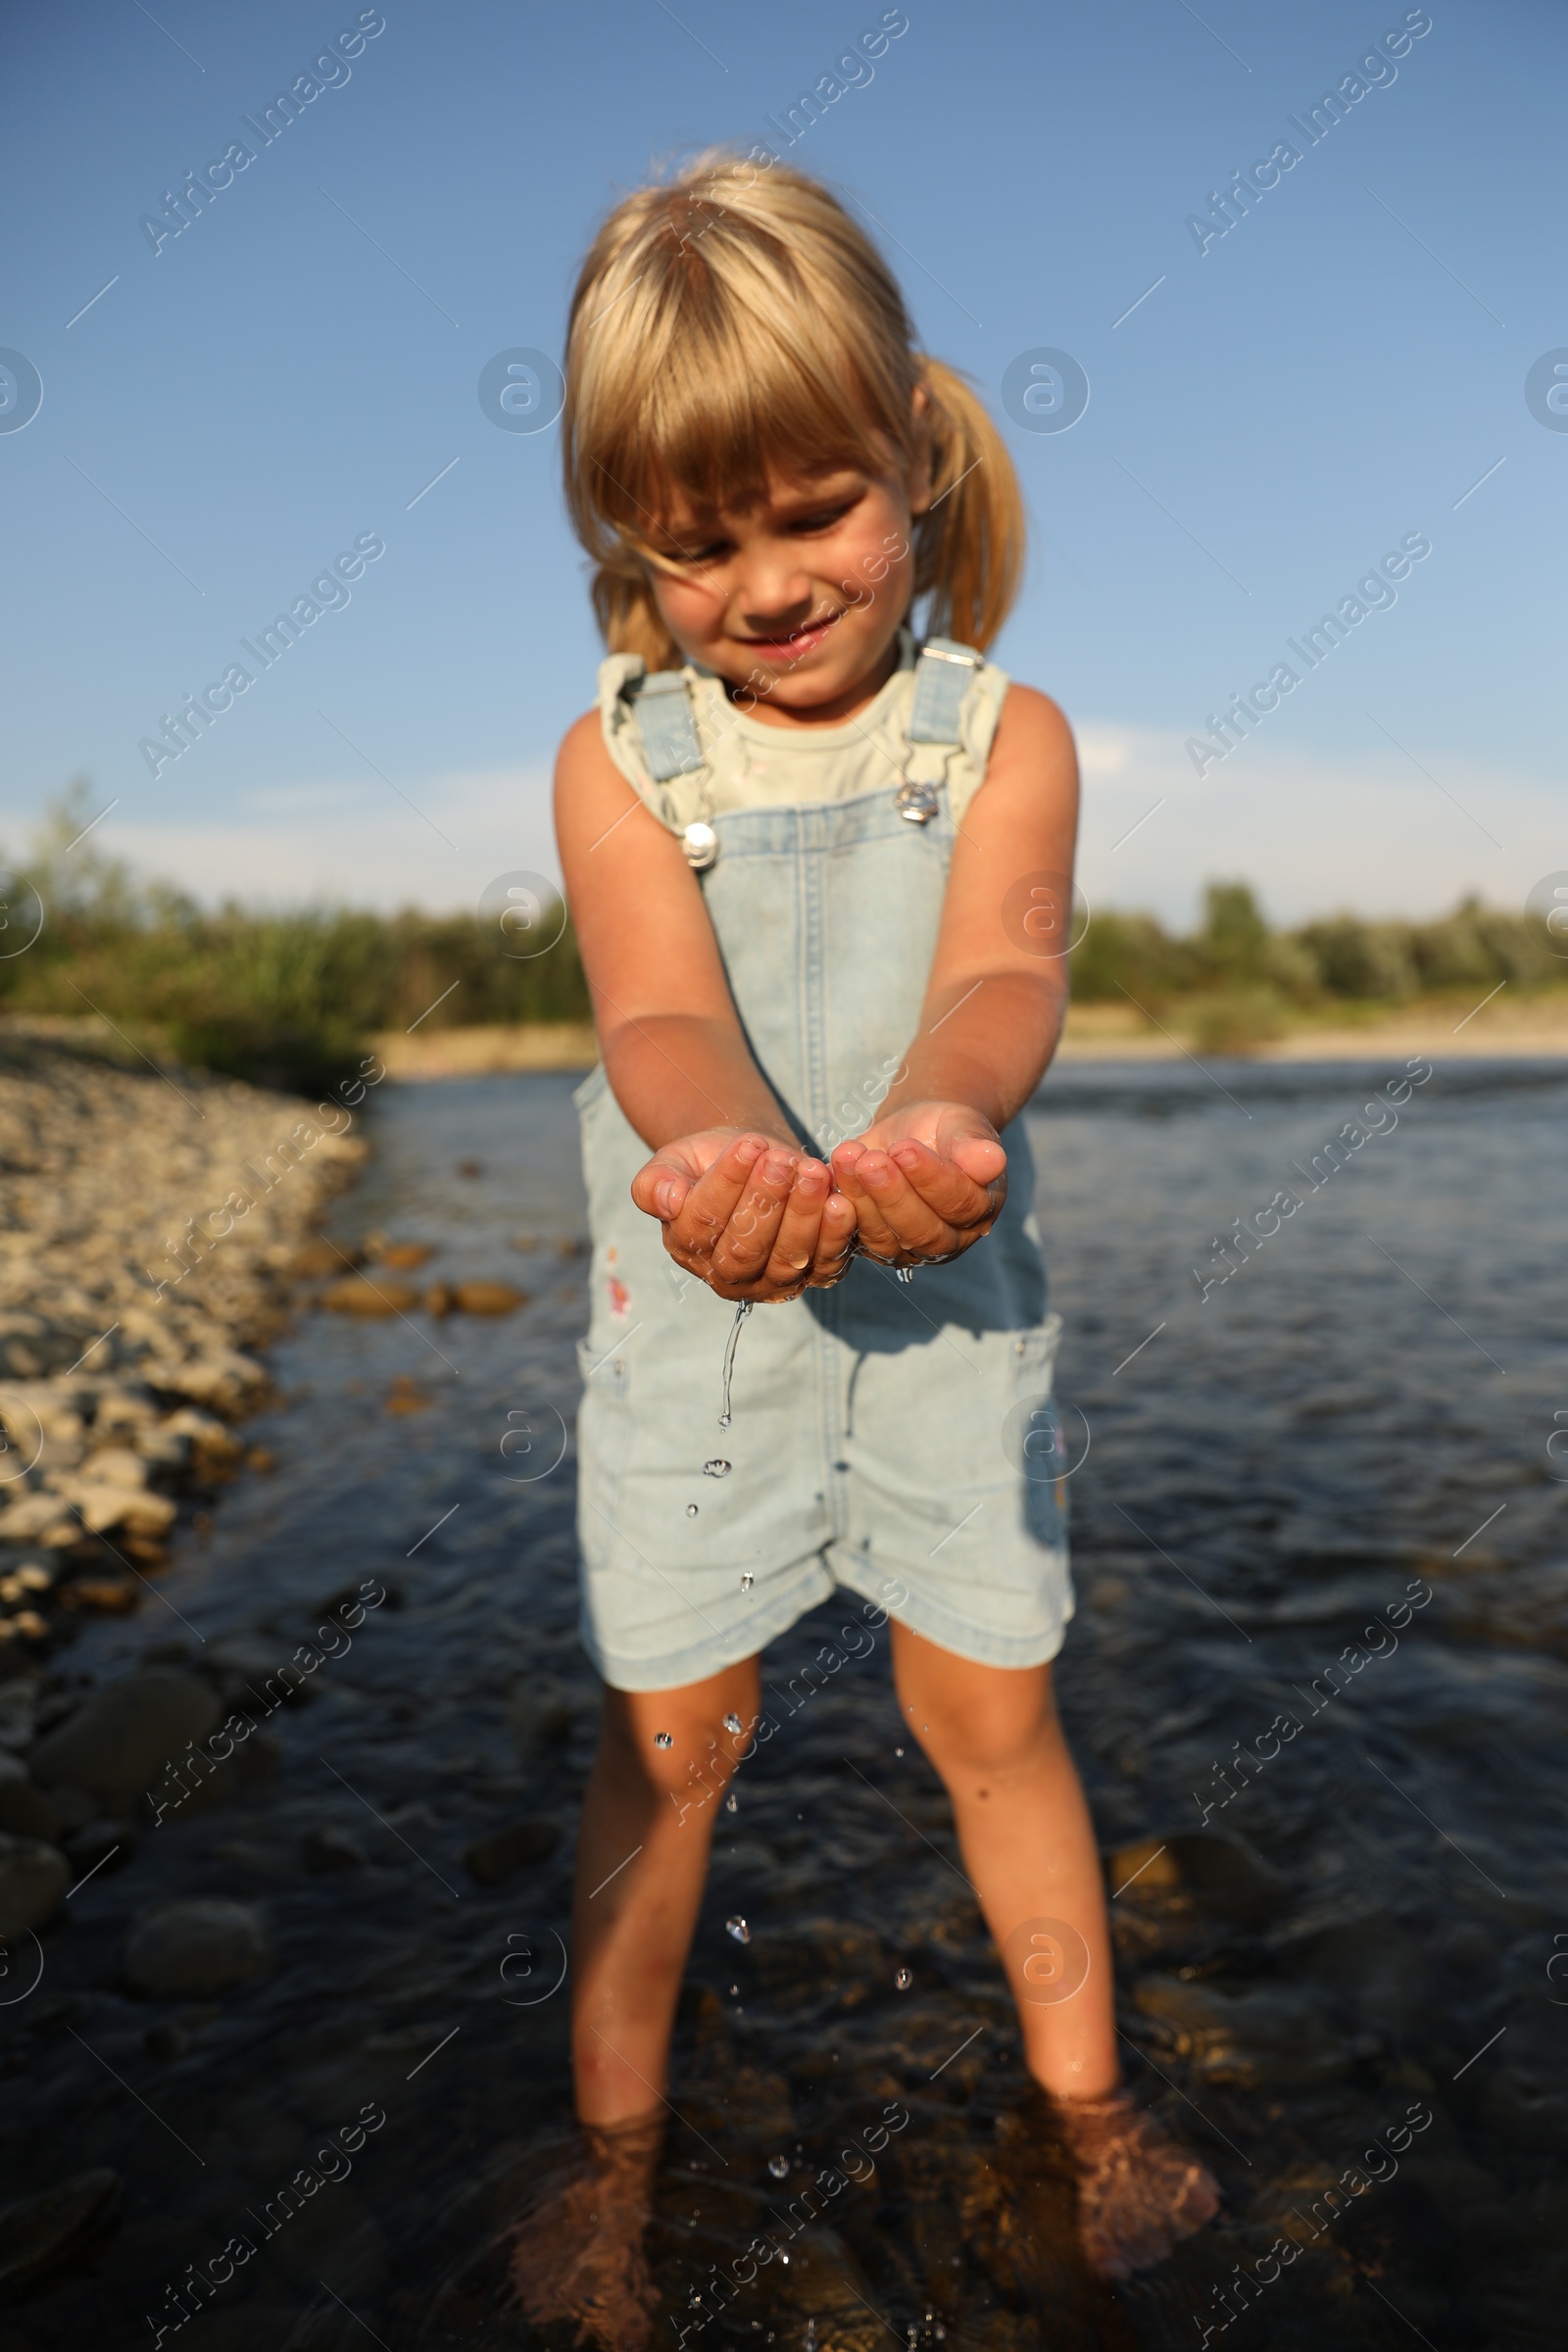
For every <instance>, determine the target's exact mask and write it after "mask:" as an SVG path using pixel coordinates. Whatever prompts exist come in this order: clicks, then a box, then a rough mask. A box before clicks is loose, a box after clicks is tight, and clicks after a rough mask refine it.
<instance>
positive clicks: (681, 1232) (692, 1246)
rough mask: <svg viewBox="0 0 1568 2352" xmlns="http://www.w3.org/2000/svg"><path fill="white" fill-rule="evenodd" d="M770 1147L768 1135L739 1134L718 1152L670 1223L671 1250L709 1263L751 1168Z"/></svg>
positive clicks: (697, 1261) (667, 1230)
mask: <svg viewBox="0 0 1568 2352" xmlns="http://www.w3.org/2000/svg"><path fill="white" fill-rule="evenodd" d="M767 1148H768V1147H767V1138H766V1137H765V1136H762V1135H738V1136H736V1138H735V1140H734V1142H733V1143H732V1144H730V1145H728V1146H727V1147H726V1148H725V1150H724V1151H722V1152H720V1153H719V1155H718V1157H717V1159H715V1160H714V1162H713V1164H712V1166H711V1168H710V1169H709V1170H708V1172H707V1174H706V1175H704V1176H700V1177H699V1178H698V1179H697V1182H696V1183H695V1184H694V1185H693V1186H692V1187H691V1189H690V1191H689V1192H688V1193H687V1195H686V1197H685V1199H684V1201H681V1202H680V1204H679V1206H678V1207H677V1209H676V1211H675V1214H674V1216H673V1218H672V1219H671V1222H670V1223H669V1225H668V1226H667V1228H666V1239H667V1241H668V1243H669V1247H670V1248H671V1250H675V1251H676V1252H677V1253H678V1254H679V1255H680V1256H681V1257H683V1258H684V1259H686V1260H687V1261H688V1262H690V1263H692V1264H694V1265H705V1264H706V1263H707V1261H708V1259H709V1258H711V1255H712V1253H713V1250H714V1248H715V1246H716V1244H717V1241H718V1237H719V1235H720V1234H721V1233H722V1232H723V1231H724V1228H725V1226H726V1225H727V1224H728V1223H729V1220H730V1218H731V1216H732V1215H733V1214H734V1212H735V1209H736V1207H737V1205H738V1203H739V1201H740V1200H741V1197H742V1195H743V1194H744V1192H745V1190H746V1186H747V1182H748V1179H749V1178H750V1176H751V1172H752V1169H753V1168H754V1167H755V1166H756V1164H757V1162H758V1161H759V1160H760V1159H761V1158H762V1157H763V1156H764V1154H765V1153H766V1151H767ZM660 1181H668V1180H667V1179H660Z"/></svg>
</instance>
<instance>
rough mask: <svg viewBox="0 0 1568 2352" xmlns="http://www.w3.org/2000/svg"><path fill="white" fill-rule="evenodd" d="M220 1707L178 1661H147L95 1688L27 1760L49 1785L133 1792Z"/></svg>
mask: <svg viewBox="0 0 1568 2352" xmlns="http://www.w3.org/2000/svg"><path fill="white" fill-rule="evenodd" d="M220 1714H221V1707H220V1705H219V1701H218V1697H217V1694H216V1692H215V1691H213V1690H212V1689H211V1688H210V1687H209V1685H208V1684H206V1683H204V1682H202V1681H200V1680H199V1679H198V1678H197V1677H196V1676H195V1675H193V1674H186V1673H184V1672H183V1671H182V1670H181V1669H180V1668H179V1667H177V1666H147V1667H143V1668H142V1669H141V1671H140V1672H139V1673H135V1674H127V1675H123V1676H122V1677H121V1679H120V1680H119V1681H118V1682H114V1683H106V1684H105V1685H104V1687H103V1688H102V1690H99V1691H94V1692H93V1694H92V1696H91V1697H90V1698H89V1699H88V1700H87V1702H86V1704H85V1706H83V1707H80V1708H78V1709H77V1710H76V1712H75V1713H74V1714H73V1715H72V1716H70V1717H69V1718H68V1719H67V1721H66V1722H65V1723H63V1724H62V1725H61V1726H60V1727H59V1729H58V1730H57V1731H53V1732H49V1733H46V1734H45V1736H44V1738H43V1739H42V1740H39V1741H38V1742H37V1744H36V1745H35V1746H34V1748H33V1750H32V1753H31V1755H30V1756H29V1758H28V1762H29V1764H30V1766H31V1768H32V1775H33V1778H34V1780H37V1781H40V1782H42V1783H43V1785H44V1786H45V1787H46V1788H48V1787H51V1786H52V1785H53V1784H54V1783H55V1782H57V1781H68V1782H70V1783H71V1784H72V1786H73V1787H74V1788H77V1789H90V1790H91V1791H92V1793H93V1794H94V1795H95V1796H99V1797H109V1798H114V1797H117V1796H138V1795H140V1793H141V1791H142V1790H143V1789H149V1788H151V1787H152V1785H153V1783H154V1782H155V1781H158V1780H161V1779H162V1777H163V1772H164V1767H165V1766H166V1764H168V1763H170V1762H171V1761H172V1759H173V1758H175V1757H177V1756H178V1755H179V1754H180V1753H181V1751H182V1750H183V1749H184V1747H185V1745H186V1742H187V1741H189V1740H205V1739H206V1737H207V1735H208V1733H209V1732H211V1731H212V1730H213V1728H214V1726H215V1725H216V1724H217V1722H218V1719H219V1716H220Z"/></svg>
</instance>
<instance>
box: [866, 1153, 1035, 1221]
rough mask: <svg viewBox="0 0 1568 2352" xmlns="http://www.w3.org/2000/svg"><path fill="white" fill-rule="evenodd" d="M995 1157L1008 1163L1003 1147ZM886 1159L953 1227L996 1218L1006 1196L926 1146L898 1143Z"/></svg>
mask: <svg viewBox="0 0 1568 2352" xmlns="http://www.w3.org/2000/svg"><path fill="white" fill-rule="evenodd" d="M992 1155H993V1156H1001V1157H1002V1159H1003V1160H1004V1162H1005V1157H1006V1154H1005V1152H1000V1147H995V1146H994V1147H993V1148H992ZM886 1156H887V1157H888V1159H889V1160H891V1161H892V1163H893V1164H894V1166H896V1167H897V1168H898V1169H899V1170H900V1171H901V1172H902V1174H903V1176H904V1178H905V1181H906V1182H907V1184H908V1185H909V1186H910V1187H911V1188H912V1189H913V1190H914V1192H915V1193H917V1194H918V1196H919V1197H920V1199H921V1200H922V1201H925V1203H926V1205H927V1206H928V1207H929V1208H930V1209H932V1210H933V1211H934V1212H935V1214H936V1215H937V1216H939V1217H942V1218H945V1219H946V1221H947V1222H948V1223H949V1224H950V1225H956V1226H966V1225H977V1224H979V1223H981V1222H982V1220H983V1219H985V1218H986V1217H991V1216H995V1215H996V1213H997V1210H998V1209H999V1208H1000V1206H1001V1204H1002V1199H1004V1198H1005V1193H1004V1194H1003V1195H1001V1196H999V1195H997V1194H996V1193H995V1192H994V1191H993V1189H992V1188H991V1186H990V1185H989V1184H982V1183H977V1182H976V1180H975V1178H974V1177H973V1176H971V1175H969V1174H967V1173H966V1172H965V1171H964V1169H963V1168H961V1167H959V1166H957V1165H956V1164H955V1162H954V1161H953V1160H951V1159H944V1158H943V1157H942V1156H941V1154H940V1153H939V1152H933V1151H931V1150H930V1149H929V1148H928V1147H927V1146H926V1145H924V1144H918V1143H914V1142H906V1143H898V1144H894V1145H893V1146H892V1147H891V1149H890V1150H889V1152H888V1153H887V1155H886Z"/></svg>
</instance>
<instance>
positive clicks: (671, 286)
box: [561, 149, 1023, 669]
mask: <svg viewBox="0 0 1568 2352" xmlns="http://www.w3.org/2000/svg"><path fill="white" fill-rule="evenodd" d="M753 152H754V155H756V154H765V153H766V150H765V149H755V150H754V151H753ZM565 376H566V397H565V405H564V408H563V410H562V417H561V432H562V457H563V463H564V474H565V491H566V504H567V507H568V509H569V511H570V515H571V519H572V523H573V526H574V528H575V530H576V533H577V536H578V538H579V539H580V540H581V542H582V545H583V547H584V548H585V549H586V551H587V553H588V556H589V558H590V561H591V564H592V566H593V579H592V595H593V601H594V609H595V612H596V613H597V614H598V617H599V623H600V627H601V629H602V630H603V632H604V636H605V641H606V643H607V644H608V645H609V646H610V647H611V649H612V651H613V652H615V653H630V654H638V655H641V656H642V658H643V659H644V660H645V661H646V662H648V663H649V664H650V665H651V666H652V667H653V668H656V669H659V668H671V667H678V666H679V665H680V662H681V661H682V660H683V659H684V657H683V656H682V655H681V653H680V649H679V648H678V646H676V644H675V642H674V640H673V639H672V637H671V636H670V634H669V631H668V629H667V627H666V626H665V624H664V621H663V618H662V614H661V613H660V610H659V600H658V596H657V593H656V579H657V573H658V569H659V567H660V565H661V564H667V563H668V561H669V551H668V546H667V544H666V546H665V547H663V548H661V546H660V544H659V542H660V539H661V535H662V536H663V537H664V539H665V540H666V542H667V541H668V540H669V538H670V533H669V531H668V525H669V522H670V520H671V518H672V516H674V515H675V514H676V510H677V509H678V508H679V507H681V506H683V505H685V504H687V503H689V504H690V506H691V507H692V509H693V510H695V512H696V513H697V514H698V515H703V516H704V517H705V519H706V517H707V516H708V515H715V516H716V515H721V514H723V513H726V512H735V511H737V510H741V511H744V510H745V509H746V508H747V507H749V506H751V505H753V504H754V503H756V502H759V501H760V500H761V499H762V498H764V497H765V496H766V495H767V494H768V492H769V491H770V489H771V488H772V487H773V486H774V485H775V483H776V482H777V480H778V479H779V478H780V477H782V478H783V479H785V480H791V479H793V480H796V481H803V482H804V481H809V479H810V478H811V477H812V476H813V475H819V474H822V473H825V472H829V471H832V470H836V469H838V468H847V467H854V468H855V469H856V470H858V471H863V472H866V473H871V474H885V473H889V472H892V471H895V470H900V471H902V470H904V469H905V468H906V467H907V466H908V464H909V462H910V460H911V459H912V458H913V457H914V456H915V454H916V450H917V448H919V447H920V445H921V444H922V442H923V443H924V444H926V445H927V448H928V454H929V457H930V464H931V487H932V497H931V502H930V505H929V507H928V508H926V509H924V510H923V511H922V512H921V513H920V514H919V515H917V516H916V517H915V518H914V525H913V531H912V538H913V543H914V558H915V576H914V593H915V595H916V596H917V597H924V598H927V599H929V611H928V613H927V625H928V627H929V628H930V630H931V632H932V634H934V635H953V636H956V637H958V638H959V639H960V640H961V641H962V643H964V644H965V645H974V646H977V647H980V648H982V649H983V648H985V647H986V646H988V645H989V644H990V643H991V641H992V639H993V637H994V636H995V635H996V633H997V631H998V629H999V628H1000V627H1001V625H1002V622H1003V619H1004V617H1005V613H1006V612H1007V609H1008V607H1009V605H1010V604H1011V602H1012V598H1013V595H1014V593H1015V591H1016V587H1017V582H1018V575H1019V567H1020V564H1021V562H1022V551H1023V506H1022V500H1021V497H1020V494H1019V490H1018V482H1017V476H1016V475H1015V473H1014V472H1013V468H1012V463H1011V460H1010V459H1009V457H1008V455H1007V451H1006V447H1005V443H1004V442H1003V440H1002V437H1001V435H1000V434H999V433H998V431H997V429H996V426H995V424H994V423H993V421H992V419H991V418H990V417H989V416H988V415H987V413H986V409H985V405H984V403H983V402H982V401H981V400H980V399H979V398H978V397H977V396H976V394H975V393H974V392H973V390H972V389H971V388H970V387H969V386H968V384H967V383H965V381H964V380H963V379H962V378H961V377H960V376H959V375H958V374H957V373H956V370H955V369H953V368H949V367H947V366H945V365H944V363H943V362H942V361H940V360H936V359H933V358H931V357H930V356H928V355H925V354H922V353H920V352H918V351H916V349H915V348H914V341H913V335H912V332H911V329H910V324H909V317H908V313H907V311H906V309H905V307H904V298H903V296H902V294H901V293H900V292H899V287H898V282H897V280H896V279H895V278H894V276H893V273H892V271H891V270H889V268H888V266H887V264H886V263H885V262H884V260H883V259H882V256H881V255H880V254H879V253H878V252H877V250H876V247H875V246H874V245H873V244H872V243H871V241H870V239H869V237H867V236H866V234H865V232H864V231H863V230H862V229H861V228H859V227H858V225H857V224H856V222H855V221H852V220H851V218H850V216H849V214H848V213H847V212H846V211H845V209H844V207H843V206H842V205H841V204H840V203H839V202H838V200H837V198H836V197H834V196H833V195H831V194H830V192H829V191H828V190H827V189H826V188H825V187H824V186H823V185H822V184H821V182H820V181H819V180H814V179H809V178H808V177H807V176H806V174H805V173H804V172H795V171H792V170H791V169H790V168H789V166H788V165H787V164H783V163H780V162H779V161H778V159H777V158H776V157H769V158H768V161H767V164H766V165H765V166H763V167H761V168H759V167H758V165H757V164H755V163H753V162H743V161H741V160H739V159H738V158H736V157H735V156H733V155H729V154H725V153H723V152H720V151H714V152H712V153H711V154H709V155H706V156H703V157H700V158H699V159H698V161H697V162H696V163H694V164H693V165H692V166H691V168H690V169H689V170H688V171H687V172H683V173H682V174H681V176H680V177H679V178H678V179H675V180H673V181H671V182H668V183H666V184H664V185H662V186H657V187H648V188H641V189H639V190H637V192H636V193H635V194H633V195H630V196H628V197H626V198H625V199H624V200H623V202H621V203H620V204H618V205H617V206H616V207H615V209H614V211H613V213H612V214H611V215H610V218H609V219H608V220H607V221H605V223H604V226H603V227H602V228H601V229H600V231H599V234H598V236H597V237H596V238H595V240H594V243H593V246H592V248H591V250H590V252H589V254H588V257H587V260H586V261H585V262H584V264H583V267H582V273H581V275H580V277H579V278H578V281H577V289H576V292H575V294H574V296H573V298H572V305H571V318H570V323H569V326H568V330H567V336H566V359H565ZM917 391H919V392H920V394H921V395H922V397H923V404H924V405H923V407H922V409H921V412H920V417H919V419H918V422H917V420H916V414H915V395H916V392H917Z"/></svg>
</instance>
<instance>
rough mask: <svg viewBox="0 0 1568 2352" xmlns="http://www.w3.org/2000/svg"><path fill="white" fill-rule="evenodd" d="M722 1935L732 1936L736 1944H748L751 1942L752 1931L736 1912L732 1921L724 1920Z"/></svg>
mask: <svg viewBox="0 0 1568 2352" xmlns="http://www.w3.org/2000/svg"><path fill="white" fill-rule="evenodd" d="M724 1933H725V1935H726V1936H734V1938H735V1940H736V1942H737V1943H750V1942H751V1940H752V1931H751V1929H750V1928H749V1927H748V1926H747V1925H746V1922H745V1920H744V1919H742V1917H741V1915H740V1913H739V1912H738V1911H737V1912H736V1914H735V1917H734V1918H733V1919H726V1920H725V1922H724Z"/></svg>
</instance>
